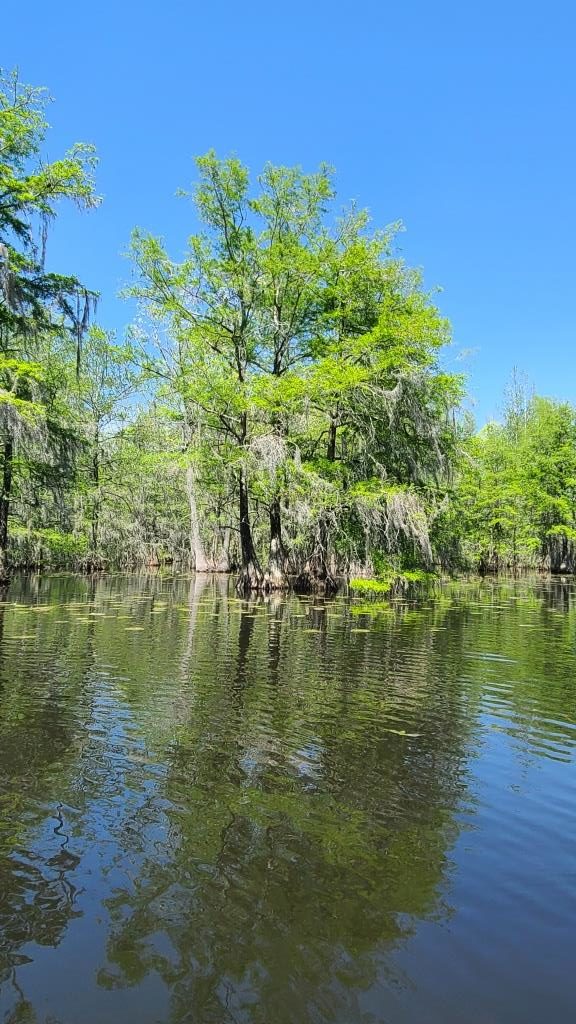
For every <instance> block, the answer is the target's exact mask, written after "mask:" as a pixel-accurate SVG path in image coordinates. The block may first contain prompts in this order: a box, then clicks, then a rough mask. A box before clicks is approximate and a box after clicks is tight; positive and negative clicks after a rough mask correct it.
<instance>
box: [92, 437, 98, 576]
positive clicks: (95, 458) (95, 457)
mask: <svg viewBox="0 0 576 1024" xmlns="http://www.w3.org/2000/svg"><path fill="white" fill-rule="evenodd" d="M92 483H93V484H94V502H93V505H92V524H91V526H92V553H93V556H94V558H96V552H97V550H98V532H99V522H100V498H99V496H98V487H99V486H100V462H99V459H98V433H96V438H95V442H94V454H93V456H92Z"/></svg>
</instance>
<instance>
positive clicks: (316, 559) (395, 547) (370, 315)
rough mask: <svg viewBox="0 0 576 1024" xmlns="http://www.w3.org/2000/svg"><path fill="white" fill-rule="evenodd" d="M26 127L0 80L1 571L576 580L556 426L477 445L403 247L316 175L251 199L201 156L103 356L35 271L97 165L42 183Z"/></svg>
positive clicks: (508, 419)
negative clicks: (516, 575) (444, 571)
mask: <svg viewBox="0 0 576 1024" xmlns="http://www.w3.org/2000/svg"><path fill="white" fill-rule="evenodd" d="M46 130H47V125H46V120H45V96H44V94H43V92H42V91H40V90H36V89H31V88H29V87H26V86H23V85H22V84H21V83H20V82H19V81H18V78H17V76H16V75H9V76H7V77H5V78H3V79H2V82H1V85H0V445H1V466H0V488H1V490H0V574H1V575H3V576H6V575H7V574H8V572H9V567H10V566H11V567H18V566H20V567H32V566H44V565H57V566H65V567H77V568H81V569H105V568H110V567H113V566H130V565H157V564H163V563H167V562H171V563H179V564H181V565H182V566H183V567H185V568H196V569H197V570H201V571H206V570H220V571H235V572H237V574H238V578H239V586H240V587H241V589H243V590H249V589H252V588H273V587H278V586H284V585H286V584H288V583H292V584H294V585H297V586H299V587H301V588H312V587H316V586H322V587H325V588H327V589H330V588H331V587H334V586H335V585H336V582H337V580H338V579H339V578H341V577H345V576H350V575H372V576H379V575H380V576H386V574H387V573H389V572H390V569H391V567H393V568H394V569H395V570H397V571H402V570H413V569H415V568H417V567H424V568H432V567H438V566H443V567H446V568H450V569H456V568H464V567H469V568H475V569H480V570H482V571H490V570H498V569H501V568H514V567H520V566H524V565H529V566H534V567H536V566H538V567H547V568H551V569H553V570H570V571H572V570H573V569H574V564H575V554H574V553H575V551H576V548H575V540H576V523H575V517H574V513H575V496H576V490H575V488H576V413H575V411H574V410H573V409H572V408H571V407H570V406H568V405H566V404H560V403H555V402H551V401H548V400H545V399H540V398H536V397H528V396H526V395H523V394H520V392H519V391H518V389H517V390H516V392H515V394H514V395H513V396H512V398H511V400H510V401H509V403H508V408H507V411H506V416H505V419H504V422H503V423H502V424H490V425H489V426H487V427H485V428H484V429H483V430H482V431H480V433H475V432H474V430H473V429H472V428H471V427H470V424H469V423H468V421H467V419H466V417H464V416H463V415H462V414H461V412H460V406H461V400H462V397H463V393H464V392H463V381H462V379H461V378H460V377H459V376H456V375H454V374H450V373H447V372H445V371H444V369H443V368H442V363H441V357H442V350H443V347H444V346H445V345H446V344H447V343H448V342H449V340H450V332H449V325H448V324H447V322H446V320H445V319H444V318H443V317H442V316H441V314H440V312H439V310H438V308H437V307H436V305H435V303H434V301H433V297H432V296H431V295H429V294H428V293H427V292H426V291H425V289H424V287H423V284H422V280H421V277H420V275H419V273H418V272H416V271H415V270H413V269H411V268H409V267H407V266H406V265H405V264H404V262H403V261H402V260H401V259H400V258H399V257H398V255H397V253H396V250H395V241H394V240H395V234H396V230H397V226H392V227H391V228H387V229H386V230H384V231H373V230H372V229H371V227H370V224H369V221H368V218H367V215H366V213H365V212H363V211H359V210H357V209H356V208H354V207H349V208H346V209H344V210H339V208H338V206H337V203H336V196H335V192H334V185H333V178H332V173H331V171H330V169H329V168H327V167H321V168H320V169H319V171H318V172H317V173H315V174H305V173H303V172H302V171H301V170H300V169H298V168H284V167H273V166H271V165H268V166H266V167H265V168H264V170H263V171H262V173H261V174H260V176H259V177H258V178H257V179H256V180H255V181H254V180H251V179H250V177H249V174H248V171H247V169H246V168H245V167H244V166H243V165H242V164H241V163H240V162H239V161H238V160H237V159H226V160H220V159H218V158H217V156H216V155H215V154H214V153H209V154H207V155H206V156H204V157H201V158H200V159H199V160H198V161H197V167H198V182H197V185H196V187H195V188H194V190H193V192H192V193H191V195H187V194H185V195H184V197H183V198H184V201H189V200H191V201H192V203H193V205H194V211H193V213H192V214H191V217H190V223H191V227H193V226H194V225H195V224H196V225H197V226H198V230H197V231H196V233H193V234H191V235H190V237H188V240H187V243H186V252H185V255H184V257H183V259H180V260H174V259H173V258H172V257H171V256H170V255H169V253H168V252H167V251H166V249H165V247H164V245H163V243H162V241H161V240H160V239H158V238H155V237H153V236H151V235H149V234H147V233H145V232H144V231H140V230H139V231H135V232H134V235H133V238H132V244H131V260H132V267H133V276H132V280H131V284H130V286H129V288H128V289H127V292H128V294H129V295H130V296H132V297H133V298H134V297H135V298H136V300H137V301H138V303H139V316H138V320H137V324H136V325H135V326H134V327H133V329H132V330H131V332H130V334H129V336H128V337H127V338H125V339H122V340H117V339H115V338H114V337H113V336H112V335H111V334H109V333H107V332H106V331H104V330H103V329H102V328H101V327H99V326H97V324H96V323H94V322H92V323H91V321H94V315H95V301H94V300H95V293H94V292H92V291H91V289H90V288H89V287H88V285H86V284H84V283H82V282H80V281H79V280H78V279H77V278H76V277H75V276H74V275H73V274H70V273H67V274H62V275H60V274H55V273H53V272H51V273H49V272H47V271H46V269H45V265H44V249H45V242H46V233H47V230H48V228H49V224H50V221H51V219H52V218H53V217H54V216H55V214H56V211H57V205H58V203H59V202H60V201H63V200H68V201H72V202H75V203H77V204H78V205H79V206H83V207H91V206H95V205H97V203H98V197H97V196H96V193H95V186H94V180H93V171H94V165H95V154H94V152H93V150H92V148H91V147H89V146H84V145H77V146H75V147H74V148H73V149H72V150H71V151H70V152H69V153H68V154H66V155H65V156H64V157H63V158H62V159H61V160H58V161H56V162H53V163H50V164H47V163H45V162H44V161H43V159H42V146H43V142H44V137H45V133H46ZM87 231H89V224H88V225H87ZM183 241H184V239H183ZM65 269H66V270H68V268H65Z"/></svg>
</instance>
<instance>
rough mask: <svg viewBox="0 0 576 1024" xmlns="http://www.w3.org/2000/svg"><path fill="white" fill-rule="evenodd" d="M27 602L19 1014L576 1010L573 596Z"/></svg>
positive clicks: (17, 889) (437, 1023)
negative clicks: (382, 601)
mask: <svg viewBox="0 0 576 1024" xmlns="http://www.w3.org/2000/svg"><path fill="white" fill-rule="evenodd" d="M3 596H4V600H3V602H2V604H0V637H1V639H0V1022H2V1024H8V1022H10V1024H16V1022H18V1024H184V1022H186V1024H188V1022H190V1024H206V1022H211V1024H327V1022H334V1024H541V1022H544V1021H547V1020H550V1021H553V1022H554V1024H564V1022H566V1024H568V1022H572V1021H574V1020H575V1019H576V768H575V760H576V586H575V584H574V583H573V582H569V581H565V580H557V581H538V580H537V581H527V580H521V581H516V582H511V581H506V582H494V581H486V582H478V581H476V582H469V583H458V584H454V585H450V586H447V587H445V588H442V589H439V590H438V592H437V594H436V595H435V596H434V598H433V599H431V600H427V601H426V602H424V603H422V604H421V605H414V606H408V605H402V604H399V605H395V606H393V607H392V608H387V607H386V606H384V605H375V606H369V605H367V604H365V603H362V602H361V601H352V602H350V601H347V600H345V599H336V600H334V601H327V602H324V601H322V600H319V599H317V598H314V599H305V600H302V599H298V598H295V597H290V598H283V597H278V598H276V597H273V598H271V599H270V600H267V601H262V602H258V601H250V602H245V601H241V600H238V599H236V598H235V597H233V596H230V594H229V593H228V589H227V581H225V580H223V579H220V580H211V579H208V578H206V579H203V578H196V579H192V580H190V579H189V578H173V577H171V578H167V577H159V576H127V575H117V576H108V577H105V578H101V579H98V580H88V579H84V578H78V577H72V576H52V577H35V578H30V579H25V580H15V581H14V582H13V584H12V585H11V587H10V589H9V590H8V591H7V592H6V593H4V595H3Z"/></svg>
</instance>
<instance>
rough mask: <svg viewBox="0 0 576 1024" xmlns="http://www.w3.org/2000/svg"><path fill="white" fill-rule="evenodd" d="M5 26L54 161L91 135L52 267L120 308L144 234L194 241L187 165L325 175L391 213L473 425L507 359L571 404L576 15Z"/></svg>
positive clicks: (570, 11) (83, 11)
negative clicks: (45, 98)
mask: <svg viewBox="0 0 576 1024" xmlns="http://www.w3.org/2000/svg"><path fill="white" fill-rule="evenodd" d="M23 10H24V8H21V7H20V8H18V7H17V6H16V5H15V4H14V3H12V4H11V5H10V7H9V8H8V9H7V10H3V13H2V40H1V43H0V64H1V65H2V66H4V67H5V68H10V67H13V66H15V65H17V66H18V67H19V68H20V72H21V77H22V78H23V79H24V80H25V81H29V82H32V83H34V84H43V85H47V86H48V87H49V89H50V92H51V94H52V95H53V96H54V97H55V100H56V102H55V103H54V104H53V105H52V107H51V108H50V111H49V118H50V121H51V124H52V126H53V129H52V131H51V133H50V136H49V140H48V146H47V153H48V156H49V157H51V158H54V157H57V156H59V155H60V154H61V152H62V150H63V149H64V148H66V147H67V146H68V145H70V144H71V143H73V142H75V141H77V140H82V141H91V142H94V143H95V144H96V146H97V148H98V151H99V154H100V159H101V163H100V167H99V171H98V185H99V190H100V191H101V192H102V193H103V194H104V197H105V202H104V204H103V206H102V207H101V208H100V209H99V210H98V211H97V212H96V213H91V214H89V215H82V216H81V215H79V214H77V213H75V212H73V211H65V212H64V211H63V213H62V216H61V218H60V219H59V221H58V223H57V225H56V227H55V229H54V230H53V232H52V236H51V241H50V243H49V262H50V264H51V266H52V267H53V268H55V269H58V270H60V271H62V272H73V273H77V274H78V276H80V277H81V278H82V279H83V280H84V281H85V282H86V283H87V284H89V285H90V286H91V287H94V288H96V289H98V290H99V291H100V292H101V293H102V301H101V304H100V313H99V319H100V321H101V322H102V323H103V325H104V326H106V327H112V328H115V329H117V330H119V331H122V329H123V327H124V325H125V323H126V322H127V320H128V318H129V311H128V310H127V308H126V305H125V304H124V303H122V302H121V301H120V300H119V299H118V298H117V297H116V296H117V292H118V290H119V288H120V287H121V286H122V284H123V283H125V282H126V280H127V279H128V276H129V272H130V271H129V265H128V263H127V261H126V260H125V259H123V258H122V252H123V251H125V249H126V247H127V244H128V240H129V237H130V232H131V229H132V228H133V227H134V226H135V225H139V226H141V227H143V228H147V229H150V230H151V231H154V232H157V233H159V234H162V235H163V237H164V238H165V239H166V241H167V243H168V245H169V248H170V251H171V253H172V254H173V255H174V256H178V255H180V254H181V253H182V251H183V248H184V244H185V239H186V237H187V235H188V234H190V233H191V231H192V230H193V229H194V220H193V212H192V209H191V208H190V206H188V205H186V204H185V203H184V202H183V201H182V200H178V199H176V198H175V191H176V189H177V188H178V187H187V186H188V185H189V184H190V183H191V182H192V180H193V178H194V166H193V156H194V155H195V154H198V153H202V152H205V151H206V150H207V149H209V148H210V147H214V148H215V149H216V150H217V151H218V152H219V153H220V154H221V155H226V154H228V153H230V152H235V153H236V154H237V155H238V156H239V157H240V158H241V159H242V160H243V161H244V162H245V163H247V164H248V165H249V166H250V167H251V168H252V169H253V170H254V171H257V170H258V169H259V168H260V167H261V166H262V164H263V163H264V162H265V161H267V160H271V161H272V162H275V163H283V164H295V163H298V164H301V165H302V166H303V167H304V168H305V169H306V170H312V169H314V168H315V167H316V166H317V165H318V163H319V162H321V161H327V162H329V163H331V164H332V165H333V166H334V167H335V168H336V170H337V185H338V192H339V196H340V198H341V199H342V202H343V203H344V202H345V201H346V200H348V199H352V198H353V199H356V200H357V201H358V203H359V204H360V205H362V206H367V207H368V208H369V209H370V211H371V214H372V217H373V220H374V223H375V224H376V225H378V226H382V225H384V224H386V223H390V222H391V221H395V220H397V219H401V220H402V221H403V222H404V225H405V228H406V230H405V232H404V233H403V234H402V235H401V236H400V240H399V241H400V246H401V250H402V253H403V255H404V257H405V258H406V260H407V261H408V262H409V263H411V264H416V265H418V266H422V267H423V268H424V271H425V280H426V283H427V285H429V286H434V285H440V286H441V287H442V289H443V291H442V294H441V295H440V296H439V298H438V301H439V304H440V306H441V308H442V310H443V312H444V313H445V314H446V315H447V316H448V317H449V318H450V319H451V321H452V324H453V328H454V346H453V349H452V350H451V352H450V353H448V356H447V362H448V364H449V365H450V366H451V367H453V368H454V369H458V370H463V371H465V372H466V373H467V374H468V375H469V390H470V393H471V396H472V400H473V402H474V411H475V414H476V416H477V418H478V420H479V421H480V422H482V421H483V420H484V419H486V418H487V417H488V416H490V415H497V414H498V411H499V409H500V407H501V401H502V391H503V388H504V386H505V384H506V381H507V379H508V377H509V375H510V372H511V370H512V367H513V366H517V367H519V368H520V370H522V371H523V372H524V373H526V374H527V375H528V377H529V378H530V380H531V381H533V383H534V385H535V386H536V389H537V390H538V391H539V392H540V393H542V394H550V395H555V396H557V397H560V398H568V399H571V400H572V401H576V373H575V372H574V369H573V352H574V342H575V340H576V337H575V336H576V312H575V306H576V288H575V285H576V280H575V278H576V269H575V268H576V261H575V255H574V244H575V240H576V198H575V182H576V166H575V164H576V133H575V131H574V121H575V110H576V76H575V73H574V64H575V58H574V53H575V52H576V8H573V7H572V5H571V4H569V3H561V4H559V3H555V2H549V3H548V4H546V5H540V4H539V5H536V4H533V3H532V4H531V3H530V2H525V3H517V2H515V0H512V2H508V3H506V2H501V3H499V4H497V3H494V2H492V0H488V2H483V3H481V4H480V3H478V4H467V3H464V2H460V3H454V2H442V0H440V2H437V3H433V2H431V0H430V2H422V0H413V2H412V3H403V4H401V3H399V2H396V3H389V2H388V0H381V2H376V0H358V2H357V3H354V4H341V5H338V4H336V3H327V2H325V0H308V2H303V0H293V2H292V3H290V4H284V5H277V4H272V3H266V4H265V3H262V2H261V0H253V2H251V3H249V4H244V5H241V4H238V3H228V2H220V3H218V2H213V3H211V4H210V3H202V4H200V3H196V2H189V3H177V2H175V0H165V2H164V3H162V4H158V3H154V4H151V3H146V2H141V3H132V2H129V0H124V2H119V0H117V2H116V3H111V2H110V0H100V3H98V4H82V5H81V4H77V3H74V4H71V3H69V2H63V0H59V2H58V3H57V4H56V5H49V4H46V3H39V2H37V0H29V2H28V3H27V4H26V6H25V11H26V23H24V14H23Z"/></svg>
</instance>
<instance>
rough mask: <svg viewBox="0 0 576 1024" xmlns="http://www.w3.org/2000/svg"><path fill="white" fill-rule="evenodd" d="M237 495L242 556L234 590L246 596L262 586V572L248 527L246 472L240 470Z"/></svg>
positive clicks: (249, 527)
mask: <svg viewBox="0 0 576 1024" xmlns="http://www.w3.org/2000/svg"><path fill="white" fill-rule="evenodd" d="M238 494H239V501H240V550H241V554H242V569H241V573H240V578H239V580H238V583H237V584H236V589H237V590H238V591H239V592H240V593H242V594H247V593H249V591H251V590H259V589H260V588H261V586H262V570H261V568H260V564H259V562H258V556H257V554H256V549H255V547H254V541H253V539H252V528H251V526H250V508H249V502H248V482H247V480H246V470H245V469H244V467H242V469H241V470H240V473H239V477H238Z"/></svg>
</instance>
